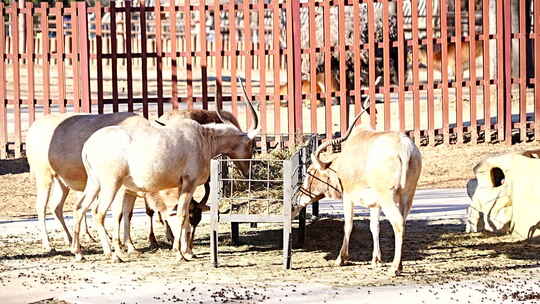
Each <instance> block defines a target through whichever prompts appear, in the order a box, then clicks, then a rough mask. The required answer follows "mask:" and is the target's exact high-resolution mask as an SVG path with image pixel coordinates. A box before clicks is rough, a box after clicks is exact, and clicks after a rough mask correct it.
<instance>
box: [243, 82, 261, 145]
mask: <svg viewBox="0 0 540 304" xmlns="http://www.w3.org/2000/svg"><path fill="white" fill-rule="evenodd" d="M238 79H239V80H240V85H241V86H242V90H243V91H244V100H245V101H246V103H247V104H248V106H249V109H250V110H251V115H252V117H253V128H249V130H248V134H253V137H255V134H256V133H258V130H257V128H258V127H259V117H258V116H257V112H256V111H255V107H253V104H252V103H251V101H250V100H249V98H248V95H247V92H246V88H245V87H244V82H243V81H242V78H241V77H238Z"/></svg>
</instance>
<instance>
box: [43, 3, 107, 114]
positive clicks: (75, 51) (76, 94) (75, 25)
mask: <svg viewBox="0 0 540 304" xmlns="http://www.w3.org/2000/svg"><path fill="white" fill-rule="evenodd" d="M42 3H43V2H42ZM111 3H112V2H111ZM68 12H69V14H70V15H71V21H70V22H71V28H72V39H71V68H72V71H73V74H72V75H73V108H74V111H75V112H80V111H81V88H80V82H79V81H78V80H79V71H80V69H81V67H80V62H79V60H78V55H79V43H78V37H79V22H77V8H76V7H75V6H71V7H70V8H69V9H68ZM44 45H45V44H44ZM47 100H48V99H47Z"/></svg>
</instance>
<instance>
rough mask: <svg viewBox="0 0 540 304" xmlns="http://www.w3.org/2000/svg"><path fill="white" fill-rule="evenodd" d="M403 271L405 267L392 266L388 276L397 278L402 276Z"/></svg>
mask: <svg viewBox="0 0 540 304" xmlns="http://www.w3.org/2000/svg"><path fill="white" fill-rule="evenodd" d="M402 270H403V267H402V266H401V264H400V265H398V266H395V265H392V267H391V268H390V270H388V274H389V275H390V276H393V277H397V276H399V275H401V271H402Z"/></svg>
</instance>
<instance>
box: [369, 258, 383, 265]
mask: <svg viewBox="0 0 540 304" xmlns="http://www.w3.org/2000/svg"><path fill="white" fill-rule="evenodd" d="M371 266H373V267H379V266H381V258H380V257H373V259H371Z"/></svg>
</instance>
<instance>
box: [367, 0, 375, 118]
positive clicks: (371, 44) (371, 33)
mask: <svg viewBox="0 0 540 304" xmlns="http://www.w3.org/2000/svg"><path fill="white" fill-rule="evenodd" d="M367 7H368V12H367V15H368V38H367V40H368V51H369V59H368V61H369V68H368V70H369V101H370V102H369V109H370V111H369V116H370V122H371V127H372V128H376V126H377V109H376V108H375V77H376V75H375V39H376V38H375V12H374V11H375V8H374V5H373V1H369V2H368V4H367Z"/></svg>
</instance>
